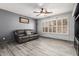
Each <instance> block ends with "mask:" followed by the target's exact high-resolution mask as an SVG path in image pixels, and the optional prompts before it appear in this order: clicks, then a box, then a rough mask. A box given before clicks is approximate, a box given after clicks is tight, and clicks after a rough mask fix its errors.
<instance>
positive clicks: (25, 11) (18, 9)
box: [0, 3, 74, 19]
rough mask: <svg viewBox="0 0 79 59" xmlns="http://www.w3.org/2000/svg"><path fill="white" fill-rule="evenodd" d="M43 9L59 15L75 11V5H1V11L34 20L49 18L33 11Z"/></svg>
mask: <svg viewBox="0 0 79 59" xmlns="http://www.w3.org/2000/svg"><path fill="white" fill-rule="evenodd" d="M41 7H44V8H46V9H47V10H48V11H52V12H53V13H52V14H49V15H47V16H51V15H57V14H61V13H65V12H70V11H73V7H74V4H73V3H44V4H43V5H42V6H39V5H38V3H0V9H4V10H8V11H11V12H14V13H17V14H20V15H24V16H28V17H32V18H36V19H38V18H43V17H47V16H43V15H40V16H36V15H37V13H33V11H38V10H39V9H40V8H41Z"/></svg>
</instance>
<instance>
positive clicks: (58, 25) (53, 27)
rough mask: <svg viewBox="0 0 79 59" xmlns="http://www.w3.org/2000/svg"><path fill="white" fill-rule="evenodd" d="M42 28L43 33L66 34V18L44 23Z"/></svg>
mask: <svg viewBox="0 0 79 59" xmlns="http://www.w3.org/2000/svg"><path fill="white" fill-rule="evenodd" d="M42 28H43V32H53V33H68V21H67V18H62V19H54V20H51V21H44V22H43V23H42Z"/></svg>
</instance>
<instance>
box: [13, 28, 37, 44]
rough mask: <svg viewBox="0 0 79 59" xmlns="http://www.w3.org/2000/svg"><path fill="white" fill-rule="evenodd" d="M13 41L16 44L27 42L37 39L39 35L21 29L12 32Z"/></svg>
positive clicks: (29, 30)
mask: <svg viewBox="0 0 79 59" xmlns="http://www.w3.org/2000/svg"><path fill="white" fill-rule="evenodd" d="M14 37H15V40H16V41H17V42H18V43H23V42H27V41H30V40H35V39H38V38H39V35H38V34H37V33H36V32H34V31H33V30H31V29H21V30H15V31H14Z"/></svg>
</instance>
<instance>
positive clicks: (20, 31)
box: [16, 30, 25, 34]
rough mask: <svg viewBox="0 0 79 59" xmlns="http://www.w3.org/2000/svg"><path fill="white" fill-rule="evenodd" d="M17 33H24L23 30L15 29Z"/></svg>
mask: <svg viewBox="0 0 79 59" xmlns="http://www.w3.org/2000/svg"><path fill="white" fill-rule="evenodd" d="M16 32H17V34H25V32H24V30H17V31H16Z"/></svg>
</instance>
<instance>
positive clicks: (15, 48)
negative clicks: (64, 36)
mask: <svg viewBox="0 0 79 59" xmlns="http://www.w3.org/2000/svg"><path fill="white" fill-rule="evenodd" d="M0 56H76V51H75V49H74V46H73V43H71V42H67V41H62V40H56V39H47V38H39V39H37V40H33V41H29V42H26V43H22V44H18V43H16V42H11V43H6V44H2V45H0Z"/></svg>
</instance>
